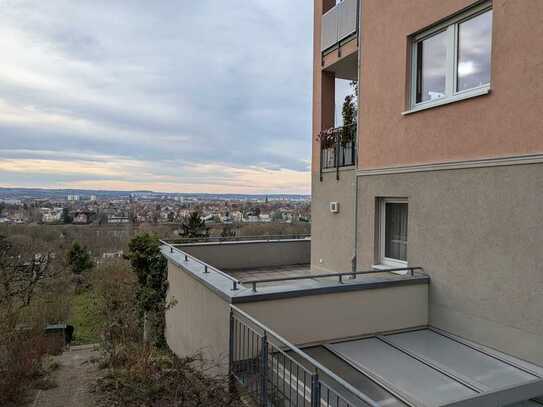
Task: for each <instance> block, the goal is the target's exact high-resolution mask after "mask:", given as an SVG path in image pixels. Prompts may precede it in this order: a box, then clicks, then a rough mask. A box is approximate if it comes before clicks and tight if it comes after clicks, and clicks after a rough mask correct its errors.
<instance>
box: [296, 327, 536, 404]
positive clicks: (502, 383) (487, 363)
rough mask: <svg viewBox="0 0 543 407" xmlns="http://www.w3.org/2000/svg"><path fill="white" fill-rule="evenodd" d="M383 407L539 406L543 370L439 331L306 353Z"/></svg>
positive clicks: (339, 344)
mask: <svg viewBox="0 0 543 407" xmlns="http://www.w3.org/2000/svg"><path fill="white" fill-rule="evenodd" d="M304 352H307V353H308V355H310V356H311V357H313V358H314V359H316V360H318V361H319V362H320V363H322V364H323V365H324V366H325V367H327V368H328V369H330V370H332V371H333V372H334V373H336V374H337V375H338V376H340V377H341V378H343V379H344V380H345V381H347V382H348V383H350V384H351V385H353V386H354V387H355V388H357V389H358V390H360V391H361V392H363V393H364V394H366V395H368V396H369V397H370V398H372V399H373V400H375V402H376V403H377V404H378V405H382V406H405V405H410V406H417V407H418V406H421V407H429V406H451V407H452V406H455V407H456V406H458V407H464V406H465V407H471V406H473V407H475V406H477V407H486V406H493V407H495V406H519V407H520V406H539V407H541V405H542V404H540V403H539V402H536V401H530V400H531V399H534V398H537V397H542V396H543V368H542V367H541V366H537V365H535V364H532V363H528V362H526V361H523V360H520V359H517V358H514V357H512V356H509V355H506V354H504V353H501V352H498V351H496V350H493V349H490V348H487V347H484V346H481V345H478V344H476V343H473V342H471V341H467V340H465V339H462V338H460V337H458V336H455V335H452V334H450V333H447V332H445V331H441V330H438V329H435V328H425V329H417V330H411V331H404V332H399V333H392V334H386V335H377V336H371V337H365V338H362V339H357V340H345V341H338V342H333V343H329V344H325V345H321V346H316V347H310V348H306V349H304Z"/></svg>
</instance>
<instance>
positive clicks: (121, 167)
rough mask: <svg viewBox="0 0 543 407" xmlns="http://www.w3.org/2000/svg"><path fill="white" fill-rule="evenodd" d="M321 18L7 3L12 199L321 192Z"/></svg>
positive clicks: (198, 4) (3, 79)
mask: <svg viewBox="0 0 543 407" xmlns="http://www.w3.org/2000/svg"><path fill="white" fill-rule="evenodd" d="M312 13H313V12H312V2H310V1H292V0H273V1H270V0H230V1H224V0H197V1H188V0H175V1H173V0H162V1H148V0H141V1H137V0H126V1H109V0H104V1H98V0H92V1H91V0H88V1H87V0H80V1H74V0H66V1H61V0H47V1H42V0H34V1H26V0H0V49H1V50H2V63H1V64H0V89H1V91H0V186H4V187H15V186H17V187H51V188H59V187H61V188H93V189H94V188H97V189H123V190H128V189H152V190H156V191H171V192H241V193H261V192H263V193H274V192H280V193H308V192H309V188H310V176H309V159H310V143H311V133H310V129H311V80H312V74H311V63H312V62H311V60H312V55H311V54H312V52H311V48H312V45H311V43H312V18H313V17H312V16H313V14H312Z"/></svg>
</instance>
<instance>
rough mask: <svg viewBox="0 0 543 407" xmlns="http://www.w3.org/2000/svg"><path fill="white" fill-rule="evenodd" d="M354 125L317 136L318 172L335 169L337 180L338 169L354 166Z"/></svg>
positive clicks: (326, 131) (355, 127)
mask: <svg viewBox="0 0 543 407" xmlns="http://www.w3.org/2000/svg"><path fill="white" fill-rule="evenodd" d="M356 129H357V125H356V123H354V124H351V125H348V126H343V127H336V128H333V129H328V130H325V131H323V132H321V134H320V135H319V140H320V153H321V157H320V161H321V164H320V170H321V181H322V170H326V169H330V168H335V169H336V178H337V179H339V168H341V167H349V166H352V165H355V164H356Z"/></svg>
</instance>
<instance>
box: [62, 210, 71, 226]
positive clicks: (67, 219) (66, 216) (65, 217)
mask: <svg viewBox="0 0 543 407" xmlns="http://www.w3.org/2000/svg"><path fill="white" fill-rule="evenodd" d="M61 220H62V223H72V221H73V218H72V216H71V215H70V210H69V209H68V208H63V209H62V218H61Z"/></svg>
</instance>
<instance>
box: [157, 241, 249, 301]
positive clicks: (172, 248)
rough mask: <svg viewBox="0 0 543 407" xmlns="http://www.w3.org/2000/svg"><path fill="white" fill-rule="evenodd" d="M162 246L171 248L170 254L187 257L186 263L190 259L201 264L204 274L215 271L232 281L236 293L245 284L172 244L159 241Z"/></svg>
mask: <svg viewBox="0 0 543 407" xmlns="http://www.w3.org/2000/svg"><path fill="white" fill-rule="evenodd" d="M159 242H160V244H161V245H163V246H166V247H169V248H170V253H173V252H174V250H175V251H177V252H179V253H181V254H182V255H183V256H185V261H186V262H187V261H189V259H191V260H193V261H195V262H196V263H198V264H201V265H202V266H204V273H206V274H207V273H209V269H211V270H213V271H214V272H215V273H217V274H219V275H220V276H222V277H225V278H227V279H228V280H230V281H232V291H236V290H238V289H239V287H238V286H242V287H243V284H241V281H239V280H238V279H236V278H234V277H232V276H231V275H229V274H227V273H225V272H224V271H221V270H219V269H218V268H216V267H213V266H212V265H210V264H207V263H206V262H204V261H202V260H200V259H198V258H196V257H194V256H192V255H190V254H188V253H187V252H184V251H183V250H180V249H178V248H177V247H175V246H173V245H171V244H170V243H168V242H166V241H164V240H159Z"/></svg>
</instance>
